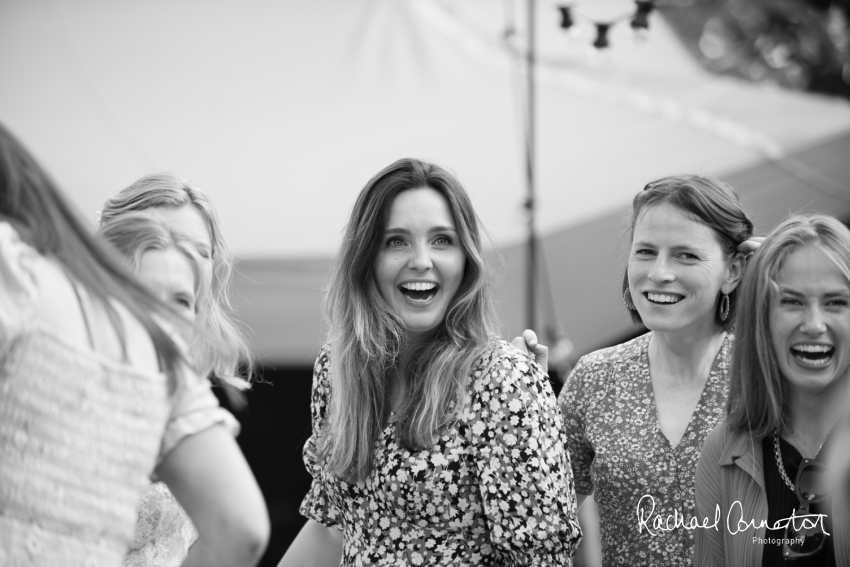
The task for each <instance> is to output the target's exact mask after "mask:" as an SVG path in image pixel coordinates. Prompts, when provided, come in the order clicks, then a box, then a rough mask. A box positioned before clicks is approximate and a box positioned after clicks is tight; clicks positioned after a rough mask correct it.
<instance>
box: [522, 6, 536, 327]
mask: <svg viewBox="0 0 850 567" xmlns="http://www.w3.org/2000/svg"><path fill="white" fill-rule="evenodd" d="M526 1H527V9H528V48H527V51H526V97H525V101H526V109H525V110H526V116H525V137H526V139H525V174H526V189H527V192H528V198H527V200H526V202H525V207H526V209H527V213H528V244H527V259H526V285H525V293H526V303H525V310H526V327H527V328H529V329H534V328H535V327H536V315H537V313H536V311H537V310H536V309H535V307H536V302H535V292H536V279H537V278H536V276H537V238H536V235H535V227H534V213H535V202H534V181H535V179H534V165H535V160H534V157H535V153H534V130H535V128H534V126H535V112H534V98H535V92H534V55H535V54H534V49H535V30H534V28H535V24H534V20H535V17H534V16H535V7H536V6H535V5H536V0H526ZM538 331H539V329H538Z"/></svg>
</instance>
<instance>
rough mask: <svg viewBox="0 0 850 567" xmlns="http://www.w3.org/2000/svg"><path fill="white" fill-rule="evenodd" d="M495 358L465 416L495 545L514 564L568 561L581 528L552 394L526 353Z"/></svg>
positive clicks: (507, 348) (505, 351) (506, 350)
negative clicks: (474, 450) (469, 429)
mask: <svg viewBox="0 0 850 567" xmlns="http://www.w3.org/2000/svg"><path fill="white" fill-rule="evenodd" d="M497 356H498V357H499V358H498V359H497V360H496V362H495V363H491V364H490V366H488V367H487V369H486V370H485V371H484V373H483V374H482V375H478V376H476V378H475V381H474V383H473V392H472V396H471V399H470V404H469V406H468V407H469V409H468V411H469V414H468V415H467V416H466V419H467V420H468V423H469V426H470V428H471V435H472V436H471V441H472V444H473V447H474V448H475V449H476V457H475V459H476V467H477V470H478V475H479V481H480V492H481V497H482V500H483V503H484V513H485V515H486V518H487V524H488V526H489V529H490V540H491V543H492V544H493V546H494V547H496V548H498V550H499V552H500V555H502V556H503V557H504V558H506V559H507V558H510V560H509V561H508V563H510V564H511V565H569V564H570V561H571V557H572V555H573V553H574V552H575V549H576V547H577V546H578V544H579V542H580V541H581V529H580V528H579V525H578V520H577V517H576V500H575V490H574V487H573V481H572V472H571V469H570V458H569V454H568V453H567V452H566V450H565V448H564V446H563V443H562V440H561V432H562V424H561V416H560V413H559V411H558V405H557V402H556V400H555V395H554V394H553V392H552V388H551V386H550V385H549V381H548V380H547V379H546V376H545V375H544V374H543V371H542V370H541V369H540V367H539V366H538V365H537V364H536V363H534V362H533V361H531V360H530V359H529V358H528V357H527V356H526V355H525V354H523V353H521V352H520V351H518V350H517V349H515V348H514V347H513V346H511V345H508V344H507V343H503V345H502V349H501V353H499V354H498V355H497Z"/></svg>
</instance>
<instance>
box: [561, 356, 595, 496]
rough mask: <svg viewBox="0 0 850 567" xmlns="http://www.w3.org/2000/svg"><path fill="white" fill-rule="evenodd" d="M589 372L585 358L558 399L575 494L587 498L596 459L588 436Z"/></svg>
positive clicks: (591, 489) (590, 490)
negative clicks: (592, 466)
mask: <svg viewBox="0 0 850 567" xmlns="http://www.w3.org/2000/svg"><path fill="white" fill-rule="evenodd" d="M590 372H591V368H590V367H589V365H588V364H587V360H586V358H585V357H582V358H581V359H580V360H579V361H578V364H576V366H575V368H574V369H573V371H572V373H571V374H570V376H569V378H567V381H566V382H565V383H564V387H563V388H562V389H561V396H560V399H559V403H560V406H561V414H562V415H563V417H564V444H565V445H566V446H567V450H568V451H569V453H570V461H571V462H572V470H573V477H574V479H575V484H576V492H577V493H578V494H584V495H588V494H592V493H593V479H592V478H591V475H590V466H591V464H592V463H593V457H594V456H595V451H594V450H593V446H592V445H591V444H590V441H588V439H587V435H586V427H587V406H588V403H589V401H590V395H591V392H592V388H590V386H589V382H590V381H591V380H590V379H591V376H590Z"/></svg>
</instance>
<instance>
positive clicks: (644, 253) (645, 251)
mask: <svg viewBox="0 0 850 567" xmlns="http://www.w3.org/2000/svg"><path fill="white" fill-rule="evenodd" d="M653 254H655V252H653V251H652V250H650V249H649V248H641V249H640V250H635V256H652V255H653Z"/></svg>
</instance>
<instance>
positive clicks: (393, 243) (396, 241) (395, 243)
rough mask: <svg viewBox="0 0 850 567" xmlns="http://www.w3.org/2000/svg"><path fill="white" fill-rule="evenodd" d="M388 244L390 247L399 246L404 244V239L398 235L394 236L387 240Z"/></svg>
mask: <svg viewBox="0 0 850 567" xmlns="http://www.w3.org/2000/svg"><path fill="white" fill-rule="evenodd" d="M387 246H389V247H390V248H398V247H399V246H404V240H402V239H401V238H398V237H393V238H390V239H389V240H387Z"/></svg>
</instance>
